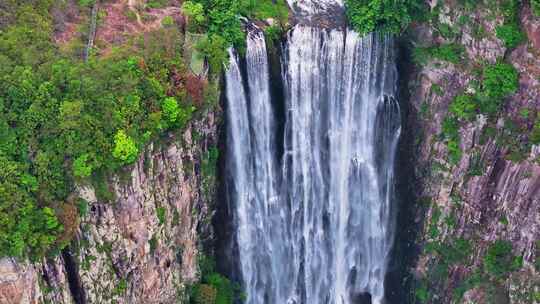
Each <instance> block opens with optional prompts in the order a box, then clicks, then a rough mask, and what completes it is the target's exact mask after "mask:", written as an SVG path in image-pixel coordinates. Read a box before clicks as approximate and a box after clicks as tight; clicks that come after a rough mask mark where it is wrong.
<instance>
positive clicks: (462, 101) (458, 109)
mask: <svg viewBox="0 0 540 304" xmlns="http://www.w3.org/2000/svg"><path fill="white" fill-rule="evenodd" d="M476 108H477V105H476V103H475V102H474V98H473V97H472V96H471V95H467V94H460V95H458V96H456V98H454V101H452V103H451V104H450V108H449V110H450V112H451V113H453V114H455V115H456V116H457V118H458V119H464V120H471V119H472V118H474V116H475V115H476Z"/></svg>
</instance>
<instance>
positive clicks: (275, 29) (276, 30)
mask: <svg viewBox="0 0 540 304" xmlns="http://www.w3.org/2000/svg"><path fill="white" fill-rule="evenodd" d="M282 32H283V30H282V28H281V27H279V26H277V25H273V26H269V27H267V28H265V29H264V38H265V40H266V44H267V45H268V48H272V47H273V46H274V43H275V42H276V41H278V40H279V38H280V37H281V34H282Z"/></svg>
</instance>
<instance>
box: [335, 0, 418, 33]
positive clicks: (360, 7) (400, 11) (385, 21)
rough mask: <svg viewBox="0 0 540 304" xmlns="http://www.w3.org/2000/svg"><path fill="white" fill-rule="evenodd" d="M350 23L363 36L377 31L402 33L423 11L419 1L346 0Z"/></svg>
mask: <svg viewBox="0 0 540 304" xmlns="http://www.w3.org/2000/svg"><path fill="white" fill-rule="evenodd" d="M345 4H346V11H347V16H348V18H349V22H350V23H351V24H352V26H353V27H354V29H355V30H356V31H358V32H359V33H361V34H367V33H369V32H373V31H375V30H380V31H384V32H391V33H396V34H398V33H400V32H401V31H402V30H404V29H405V28H406V27H407V26H408V25H409V24H410V23H411V21H412V20H413V16H414V14H415V11H416V12H418V11H422V10H423V5H422V4H423V3H422V1H418V0H412V1H409V0H397V1H396V0H346V1H345Z"/></svg>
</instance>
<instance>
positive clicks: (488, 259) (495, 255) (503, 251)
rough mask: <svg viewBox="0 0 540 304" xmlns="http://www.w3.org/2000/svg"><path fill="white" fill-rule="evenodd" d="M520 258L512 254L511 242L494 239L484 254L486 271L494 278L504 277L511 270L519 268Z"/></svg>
mask: <svg viewBox="0 0 540 304" xmlns="http://www.w3.org/2000/svg"><path fill="white" fill-rule="evenodd" d="M521 264H522V258H521V257H514V255H513V254H512V243H510V242H508V241H503V240H497V241H495V242H494V243H493V244H492V245H491V246H489V248H488V250H487V253H486V255H485V256H484V267H485V269H486V271H487V272H488V273H489V274H491V275H493V276H494V277H496V278H500V279H502V278H504V277H506V276H508V274H509V273H510V272H512V271H515V270H518V269H519V268H521V266H522V265H521Z"/></svg>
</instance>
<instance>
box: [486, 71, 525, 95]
mask: <svg viewBox="0 0 540 304" xmlns="http://www.w3.org/2000/svg"><path fill="white" fill-rule="evenodd" d="M518 76H519V75H518V72H517V70H516V69H515V68H514V67H513V66H512V65H510V64H507V63H496V64H494V65H490V66H488V67H486V68H485V70H484V81H483V86H484V89H485V91H486V93H487V95H488V96H490V97H495V98H504V97H507V96H509V95H511V94H513V93H515V92H516V91H517V89H518Z"/></svg>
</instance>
